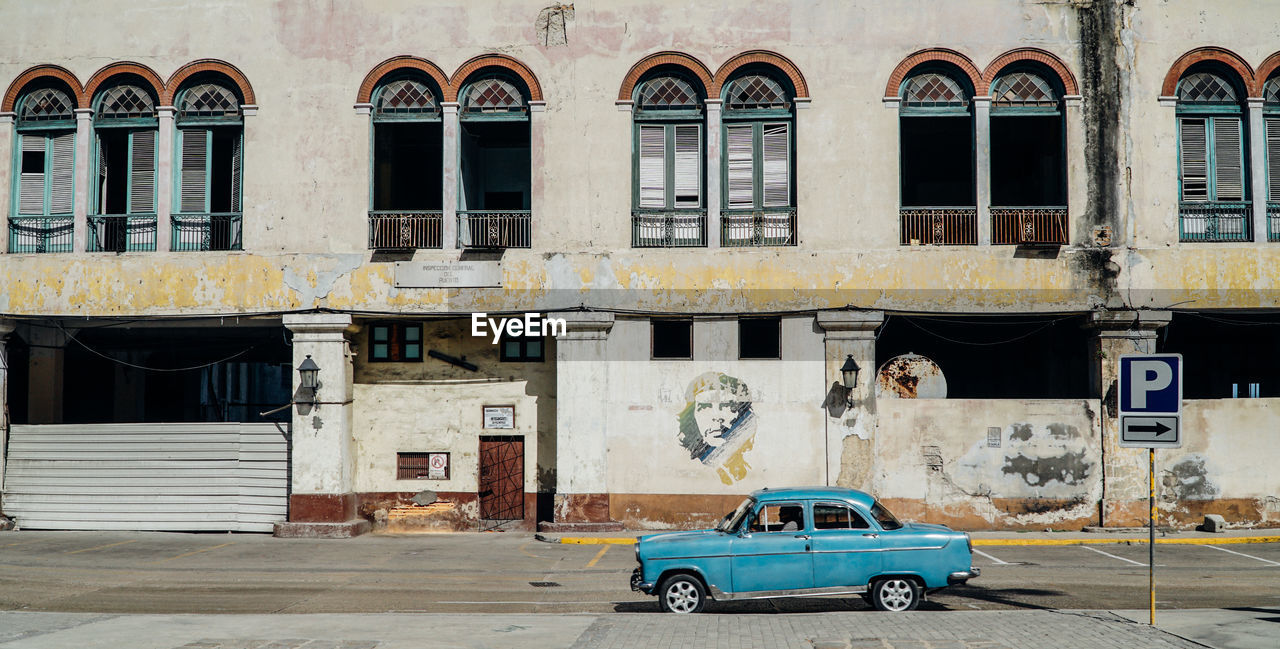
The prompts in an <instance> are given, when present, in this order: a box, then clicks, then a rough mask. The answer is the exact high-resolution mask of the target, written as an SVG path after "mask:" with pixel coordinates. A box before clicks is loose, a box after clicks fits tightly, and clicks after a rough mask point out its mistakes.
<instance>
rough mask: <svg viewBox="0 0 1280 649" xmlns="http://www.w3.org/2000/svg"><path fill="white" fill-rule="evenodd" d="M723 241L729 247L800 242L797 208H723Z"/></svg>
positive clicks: (721, 228)
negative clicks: (797, 231)
mask: <svg viewBox="0 0 1280 649" xmlns="http://www.w3.org/2000/svg"><path fill="white" fill-rule="evenodd" d="M720 245H721V246H724V247H725V248H749V247H761V246H794V245H796V210H795V209H794V208H783V209H777V210H768V209H765V210H723V211H721V212H720Z"/></svg>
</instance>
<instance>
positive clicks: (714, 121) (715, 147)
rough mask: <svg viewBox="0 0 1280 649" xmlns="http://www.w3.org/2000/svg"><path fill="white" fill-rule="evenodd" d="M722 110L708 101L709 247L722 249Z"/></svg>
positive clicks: (715, 102) (715, 100)
mask: <svg viewBox="0 0 1280 649" xmlns="http://www.w3.org/2000/svg"><path fill="white" fill-rule="evenodd" d="M720 109H721V100H719V99H708V100H707V247H708V248H719V247H720V201H721V197H720V148H721V147H720V130H721V129H720V112H721V111H720Z"/></svg>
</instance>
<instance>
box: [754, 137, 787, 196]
mask: <svg viewBox="0 0 1280 649" xmlns="http://www.w3.org/2000/svg"><path fill="white" fill-rule="evenodd" d="M790 126H791V125H790V124H765V125H764V141H763V143H762V145H761V149H762V157H763V158H764V160H763V165H762V166H763V169H762V170H761V173H762V174H763V175H764V181H763V186H764V206H765V207H790V206H791V128H790Z"/></svg>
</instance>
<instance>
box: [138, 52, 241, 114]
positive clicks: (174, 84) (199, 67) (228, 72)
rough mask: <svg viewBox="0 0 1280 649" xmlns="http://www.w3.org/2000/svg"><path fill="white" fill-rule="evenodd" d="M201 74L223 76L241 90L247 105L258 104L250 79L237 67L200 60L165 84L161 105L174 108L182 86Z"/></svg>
mask: <svg viewBox="0 0 1280 649" xmlns="http://www.w3.org/2000/svg"><path fill="white" fill-rule="evenodd" d="M201 72H217V73H220V74H222V75H223V76H225V77H227V78H228V79H230V80H231V82H232V83H234V84H236V87H237V88H239V89H240V96H241V97H243V98H244V103H245V104H248V105H255V104H257V103H258V100H257V98H256V97H254V95H253V86H251V85H249V79H248V77H246V76H244V73H243V72H241V71H240V70H239V69H238V68H236V66H234V65H231V64H230V63H227V62H226V61H219V60H217V59H200V60H198V61H192V62H190V63H188V64H186V65H184V66H182V67H180V68H178V71H177V72H174V73H173V74H172V75H171V76H170V77H169V81H168V83H166V84H165V89H164V95H163V96H162V97H161V98H160V103H161V104H163V105H165V106H172V105H173V99H174V97H175V96H176V95H177V94H178V90H179V89H181V88H182V84H183V83H185V82H186V80H187V79H188V78H190V77H191V76H193V75H197V74H200V73H201Z"/></svg>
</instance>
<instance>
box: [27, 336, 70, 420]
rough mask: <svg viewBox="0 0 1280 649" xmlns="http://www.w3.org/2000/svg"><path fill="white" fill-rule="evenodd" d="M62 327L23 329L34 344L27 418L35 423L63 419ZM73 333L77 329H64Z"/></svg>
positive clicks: (63, 357)
mask: <svg viewBox="0 0 1280 649" xmlns="http://www.w3.org/2000/svg"><path fill="white" fill-rule="evenodd" d="M63 331H64V330H62V329H55V328H53V327H47V326H39V327H36V326H33V327H30V328H29V329H26V330H24V333H26V332H29V333H26V335H25V337H26V340H27V342H28V343H29V344H30V345H31V351H30V360H29V361H28V368H29V374H28V377H29V378H28V389H27V420H28V423H32V424H61V423H62V381H63V376H64V374H65V370H64V361H65V357H66V349H67V343H68V342H69V341H68V339H67V335H66V334H64V333H63ZM65 331H67V333H70V334H72V335H74V330H65Z"/></svg>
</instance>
